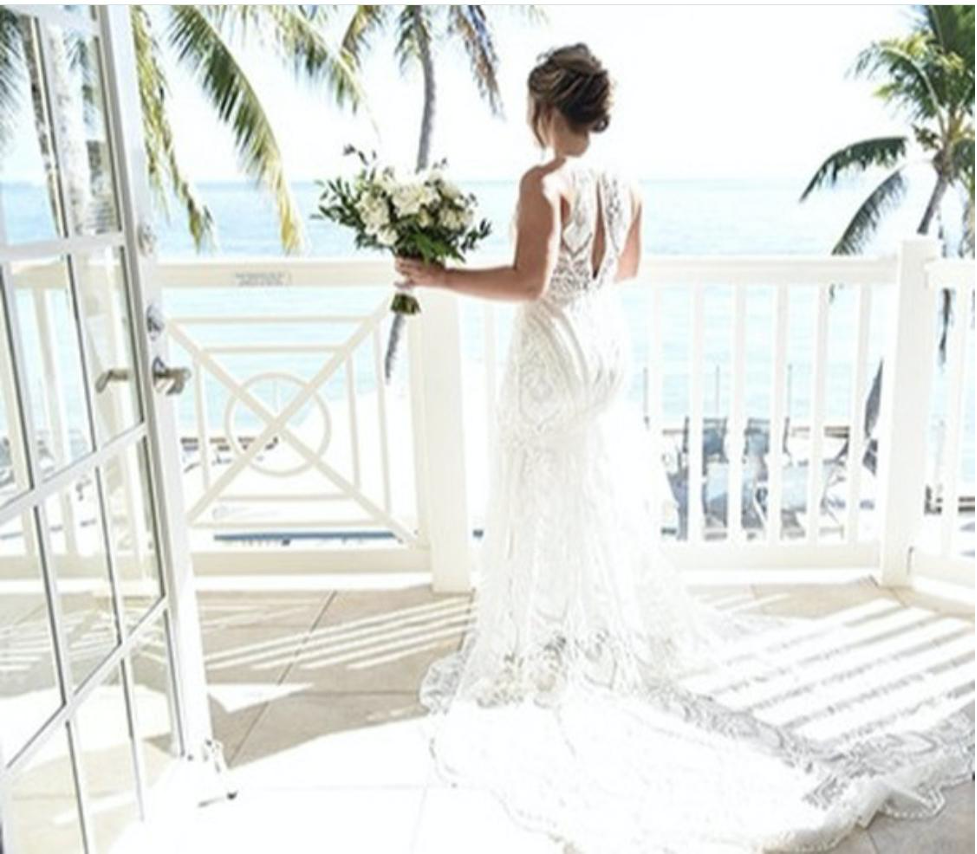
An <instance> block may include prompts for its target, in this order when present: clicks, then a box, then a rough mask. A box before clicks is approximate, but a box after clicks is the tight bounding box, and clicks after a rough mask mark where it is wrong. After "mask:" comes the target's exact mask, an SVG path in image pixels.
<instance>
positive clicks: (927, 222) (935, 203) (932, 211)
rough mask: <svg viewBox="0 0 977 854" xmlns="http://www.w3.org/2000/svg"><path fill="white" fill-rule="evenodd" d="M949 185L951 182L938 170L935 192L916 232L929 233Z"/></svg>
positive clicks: (931, 195) (931, 194)
mask: <svg viewBox="0 0 977 854" xmlns="http://www.w3.org/2000/svg"><path fill="white" fill-rule="evenodd" d="M948 186H949V182H948V181H947V179H946V177H945V176H944V175H943V173H942V172H938V173H937V175H936V186H934V187H933V192H932V193H930V199H929V202H928V203H927V205H926V210H925V211H924V212H923V218H922V219H921V220H920V221H919V228H917V229H916V234H928V233H929V230H930V226H931V225H932V224H933V217H935V216H936V212H937V211H938V210H939V209H940V202H942V201H943V196H944V194H945V193H946V189H947V187H948Z"/></svg>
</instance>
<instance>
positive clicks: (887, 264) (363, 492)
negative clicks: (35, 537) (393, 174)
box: [22, 239, 974, 589]
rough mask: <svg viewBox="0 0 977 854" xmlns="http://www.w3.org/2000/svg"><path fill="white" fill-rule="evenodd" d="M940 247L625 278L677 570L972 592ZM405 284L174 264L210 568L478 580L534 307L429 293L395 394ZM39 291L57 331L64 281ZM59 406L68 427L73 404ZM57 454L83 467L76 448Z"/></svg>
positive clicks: (197, 530) (968, 394)
mask: <svg viewBox="0 0 977 854" xmlns="http://www.w3.org/2000/svg"><path fill="white" fill-rule="evenodd" d="M935 254H936V244H935V242H933V241H930V240H927V239H911V240H908V241H906V242H905V243H904V244H903V245H902V247H901V249H900V252H899V253H898V255H893V256H890V257H874V258H869V257H866V258H863V257H856V258H839V257H803V256H788V257H761V258H748V257H674V256H665V257H655V256H650V257H647V258H646V259H645V260H644V263H643V265H642V272H641V275H640V277H639V278H638V279H636V280H635V281H633V282H629V283H625V284H622V285H620V287H622V288H624V289H625V290H624V291H623V292H622V295H623V298H624V299H625V302H626V305H627V306H628V312H627V315H628V317H629V319H630V321H631V323H632V324H633V325H632V344H633V349H634V354H635V363H636V365H637V367H638V368H639V370H638V371H636V374H635V377H634V382H633V384H632V387H631V389H630V394H631V397H632V400H633V401H634V402H635V404H636V409H635V411H636V417H643V418H644V422H645V424H646V425H647V427H648V441H649V442H650V443H652V445H653V446H654V447H655V448H656V452H657V453H659V454H661V456H662V459H663V462H664V466H663V474H664V478H663V482H662V484H661V487H662V488H661V495H662V499H663V500H662V503H661V506H660V507H656V508H655V511H656V514H657V518H656V519H654V520H653V521H652V524H653V526H654V528H655V530H656V531H658V532H659V534H660V537H661V546H662V549H663V551H664V552H665V553H666V554H667V555H668V556H669V557H671V558H672V559H673V560H675V561H676V562H677V563H678V564H679V565H687V566H697V567H707V566H708V567H716V566H722V565H726V566H783V567H790V566H819V567H823V566H832V565H833V566H849V567H850V566H859V567H866V566H869V567H879V568H880V569H881V570H882V572H883V576H884V578H885V579H886V580H888V581H892V582H902V581H904V580H905V579H906V577H907V574H908V573H910V572H914V573H926V574H929V575H936V576H939V577H941V578H945V579H950V580H954V581H965V582H967V583H970V584H972V583H973V565H972V559H973V548H974V545H973V542H974V541H973V494H974V472H973V469H974V426H973V411H974V406H973V394H974V392H973V388H974V378H973V368H974V364H973V359H972V358H967V354H968V353H970V354H972V353H973V346H974V344H973V294H974V262H973V261H970V260H946V259H938V258H936V257H935ZM391 274H392V270H391V266H390V265H389V263H387V262H385V261H381V262H372V261H360V260H332V259H321V260H320V259H284V258H263V259H246V258H228V259H220V260H202V259H192V260H186V261H166V262H162V263H160V264H159V266H158V275H159V276H160V277H161V278H162V284H163V286H164V292H165V295H166V296H165V301H166V306H165V308H166V315H167V325H166V333H167V335H168V337H169V341H170V345H171V354H170V361H171V362H172V363H185V364H187V365H188V366H189V367H190V368H191V370H192V379H191V382H190V384H189V385H188V388H187V390H186V392H185V393H184V394H183V395H182V396H181V397H180V398H174V400H175V401H176V404H175V405H176V406H177V407H178V422H179V424H180V433H181V448H180V452H181V455H182V460H183V467H184V471H185V492H186V496H185V503H186V506H187V508H188V519H187V522H188V526H189V528H190V532H191V543H192V547H193V551H194V554H195V563H196V566H197V567H198V570H199V571H204V572H210V571H216V572H232V573H240V572H248V571H259V572H297V571H319V570H328V569H331V568H335V569H343V570H351V569H357V568H363V569H385V570H386V569H421V570H431V571H432V572H433V573H434V579H435V582H436V584H437V585H438V586H439V587H441V588H444V589H449V588H463V587H465V586H467V584H468V583H469V571H470V568H471V567H472V565H473V563H475V562H476V559H477V544H478V541H479V535H480V533H481V528H482V523H483V505H484V499H485V494H486V492H485V491H486V487H487V475H486V472H487V467H486V459H487V449H488V448H489V447H490V443H491V436H492V431H493V429H494V427H495V418H496V413H495V408H494V403H495V394H496V391H497V388H498V382H499V379H500V376H501V372H500V367H501V364H502V362H503V359H504V356H505V353H506V347H507V340H508V330H509V320H510V318H511V314H512V312H513V311H514V310H515V306H514V305H512V304H503V303H496V302H489V301H479V300H474V299H468V298H464V297H461V298H459V297H456V296H453V295H451V294H447V293H445V292H442V291H434V290H427V291H425V292H424V293H423V295H422V296H423V311H422V313H421V314H420V315H419V316H417V317H416V318H413V319H412V320H411V321H410V322H409V323H408V324H407V332H408V334H407V336H406V337H407V340H406V341H405V342H404V343H405V344H406V346H405V347H404V353H403V356H402V357H401V360H400V363H399V365H398V367H397V370H396V373H395V376H394V379H393V381H392V382H391V383H390V384H389V385H387V384H385V383H384V382H383V381H382V350H383V347H384V346H385V344H386V339H387V332H388V329H389V313H388V310H387V309H388V304H389V301H390V297H391V289H390V285H389V282H390V277H391ZM28 279H30V282H32V283H33V284H32V288H33V289H36V290H37V294H35V296H34V299H33V300H25V306H27V305H31V306H33V308H34V310H35V311H36V312H37V318H36V320H37V328H39V329H44V328H47V327H48V326H50V323H51V322H52V318H50V317H47V316H46V312H47V311H48V309H47V307H46V306H47V301H46V300H45V299H44V298H43V296H41V294H42V293H43V291H44V289H45V287H46V285H45V282H47V281H48V280H49V277H48V276H46V275H45V274H44V270H43V269H41V268H38V269H37V270H36V271H33V272H32V274H31V275H30V276H24V277H22V281H23V282H25V283H26V282H27V280H28ZM944 292H945V293H946V294H948V295H949V298H950V305H951V319H950V323H949V326H948V338H947V342H946V347H945V354H946V358H945V360H944V361H942V362H941V361H940V360H939V359H938V358H937V350H938V348H937V336H938V334H939V332H940V328H941V327H940V324H939V321H938V318H939V309H940V306H941V305H942V302H943V295H944ZM52 358H53V359H54V360H55V361H56V360H57V355H56V354H55V355H53V356H52ZM109 361H110V360H109ZM880 364H883V365H884V370H883V372H882V380H883V381H882V382H881V388H878V387H875V383H874V382H873V381H874V380H875V379H876V373H877V371H878V368H879V365H880ZM59 388H60V386H57V385H55V386H51V387H49V388H43V387H39V388H38V389H34V390H32V394H37V395H39V396H40V397H44V396H45V395H47V396H49V397H53V398H58V397H59V395H60V392H59V391H58V389H59ZM873 396H875V397H877V399H878V403H879V406H878V409H879V416H878V419H877V420H876V421H875V423H874V424H872V425H871V429H870V430H868V431H866V411H867V409H869V408H871V407H869V405H868V404H869V399H870V398H871V397H873ZM45 405H46V408H47V411H48V412H49V413H53V414H60V415H59V418H53V416H52V419H51V420H52V423H54V422H55V421H57V422H59V423H61V422H63V423H64V424H70V408H71V405H72V404H71V402H70V401H65V400H60V399H52V400H49V401H46V404H45ZM870 420H871V419H870ZM42 432H43V431H42ZM50 441H51V444H52V453H68V451H67V450H66V449H70V445H71V437H70V430H69V431H68V432H67V434H66V432H65V431H64V430H60V431H59V432H58V435H56V436H55V435H52V437H51V438H50ZM62 446H64V447H63V448H62ZM79 512H81V511H80V510H79ZM82 515H83V514H82ZM64 518H65V519H66V524H70V525H79V526H80V525H82V524H83V522H84V520H83V519H81V518H80V517H79V515H78V513H71V514H65V516H64ZM69 539H70V537H69Z"/></svg>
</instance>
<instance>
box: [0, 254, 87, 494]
mask: <svg viewBox="0 0 977 854" xmlns="http://www.w3.org/2000/svg"><path fill="white" fill-rule="evenodd" d="M9 278H10V284H11V286H12V290H13V292H14V294H15V295H16V296H15V298H16V317H17V324H16V326H17V332H18V334H19V337H20V342H21V347H22V350H23V354H24V358H23V361H24V365H23V370H24V382H25V383H26V385H27V395H26V396H27V400H28V405H29V409H30V412H31V423H32V425H33V428H34V447H33V448H32V450H33V452H34V454H35V459H36V463H37V467H38V469H39V473H40V475H41V477H42V478H49V477H51V476H52V475H54V474H56V473H57V472H59V471H60V470H61V469H63V468H64V467H65V466H67V465H69V464H70V463H72V462H74V461H75V460H77V459H79V458H81V457H83V456H84V455H85V454H87V453H89V452H90V451H91V450H92V446H91V427H90V425H89V421H88V410H87V407H86V404H85V385H84V381H83V374H82V362H81V350H80V348H79V346H78V334H77V328H76V324H75V312H74V309H73V307H72V299H71V283H70V281H69V278H68V263H67V259H66V258H65V257H63V256H62V257H55V258H41V259H38V260H31V261H19V262H12V263H11V264H10V266H9Z"/></svg>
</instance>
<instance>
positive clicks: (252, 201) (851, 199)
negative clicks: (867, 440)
mask: <svg viewBox="0 0 977 854" xmlns="http://www.w3.org/2000/svg"><path fill="white" fill-rule="evenodd" d="M806 177H807V176H806V175H799V176H798V177H797V178H794V179H789V178H773V179H770V178H764V179H751V178H738V179H722V180H715V179H709V180H705V179H702V180H696V179H673V180H649V181H644V182H642V184H641V192H642V196H643V199H644V216H643V228H642V238H643V241H642V242H643V249H644V251H645V252H646V253H650V254H652V255H771V254H773V255H792V254H799V255H826V254H828V253H829V252H830V250H831V247H832V245H833V244H834V241H835V240H836V239H837V237H838V235H839V234H840V233H841V231H842V229H843V228H844V226H845V225H846V223H847V222H848V219H849V217H850V216H851V214H852V212H853V211H854V210H856V208H857V206H858V204H859V203H860V202H861V200H862V199H863V198H864V197H865V195H866V193H867V191H868V189H869V188H870V185H869V184H868V183H866V182H865V181H856V182H852V183H850V184H848V185H847V186H843V187H839V188H836V189H835V190H833V191H830V192H822V193H817V194H815V195H814V196H812V197H811V198H809V199H808V200H807V201H805V202H804V203H803V204H801V203H799V201H798V197H799V196H800V192H801V190H802V189H803V187H804V185H805V179H806ZM459 183H461V184H462V186H463V188H464V189H466V190H469V191H471V192H474V193H475V194H476V196H477V197H478V200H479V208H480V216H484V217H486V218H487V219H489V221H490V222H491V223H492V227H493V230H492V234H491V236H490V237H489V239H488V240H487V241H486V242H485V243H484V244H483V247H482V252H484V253H485V254H486V255H494V256H499V255H505V254H507V253H509V252H510V251H511V242H510V226H511V219H512V211H513V207H514V203H515V197H516V184H515V182H511V181H474V182H473V181H468V182H465V181H461V182H459ZM927 190H928V186H927V185H925V184H922V183H920V185H919V186H917V187H911V189H910V193H909V196H908V198H907V200H906V202H905V204H904V206H903V208H902V209H901V211H900V212H899V215H897V216H895V217H893V218H892V219H890V220H889V221H887V222H886V223H885V225H884V227H883V228H882V229H881V230H880V232H879V234H878V236H877V238H876V240H875V241H874V242H873V244H872V245H871V246H870V247H869V248H868V252H869V253H871V254H887V253H892V252H895V251H896V248H897V246H898V241H899V239H900V237H901V236H902V235H906V234H911V233H912V231H913V224H914V222H915V218H916V216H917V213H918V211H919V210H921V209H922V206H923V204H924V203H925V194H926V191H927ZM0 191H2V193H3V199H4V207H5V209H6V210H7V211H8V212H10V211H17V215H16V216H15V217H10V216H9V214H8V217H7V220H8V221H7V229H8V236H9V237H10V238H11V239H12V240H24V239H27V238H28V237H30V236H41V237H43V236H45V235H44V228H45V222H46V221H47V220H46V209H45V198H44V193H43V191H41V190H40V188H38V187H31V186H28V185H22V184H21V185H18V184H7V185H3V186H2V187H0ZM199 192H200V195H201V196H202V198H203V199H204V201H205V202H206V203H207V204H208V206H209V207H210V209H211V211H212V213H213V215H214V218H215V220H216V223H217V232H216V234H217V246H216V247H215V248H213V249H211V250H208V251H207V252H204V253H203V255H204V257H219V256H258V255H281V254H282V250H281V246H280V244H279V241H278V229H277V222H276V217H275V213H274V209H273V207H272V205H271V203H270V200H269V199H268V197H267V196H266V195H265V194H263V193H260V192H258V191H256V190H255V189H254V188H253V187H252V186H251V185H249V184H246V183H205V184H201V185H200V187H199ZM293 192H294V196H295V198H296V201H297V204H298V207H299V209H300V210H301V211H302V212H303V213H305V214H306V215H307V217H308V218H307V219H306V223H305V225H306V239H307V246H306V250H305V252H304V254H305V255H307V256H325V257H330V256H333V257H335V256H347V257H348V256H350V255H353V254H356V250H355V248H354V246H353V243H352V240H351V238H350V235H349V234H348V232H346V231H345V230H343V229H340V228H338V227H336V226H334V225H333V224H331V223H327V222H324V221H320V220H314V219H312V218H311V216H308V215H311V214H312V213H313V212H314V211H315V209H316V202H317V198H318V195H319V187H318V186H317V185H316V184H315V183H314V182H301V183H296V184H294V185H293ZM170 213H171V218H170V219H169V221H167V219H166V216H165V215H164V214H163V212H162V211H159V212H158V213H157V231H158V235H159V242H158V253H159V256H160V258H161V259H164V260H165V259H172V258H186V257H189V256H195V255H197V253H196V250H195V248H194V246H193V243H192V241H191V239H190V236H189V233H188V232H187V229H186V227H185V225H184V223H183V221H182V220H181V219H180V217H179V210H178V208H177V207H176V206H175V204H171V210H170ZM244 293H246V294H247V298H246V300H245V299H242V301H241V305H240V306H235V307H234V308H233V311H234V313H236V314H248V313H251V312H254V313H257V314H262V313H265V312H269V311H273V312H277V313H281V312H284V311H288V312H296V313H317V312H318V313H322V312H323V311H325V310H333V309H334V308H335V306H334V305H332V306H330V307H329V308H326V307H325V305H324V302H323V297H322V294H321V293H318V292H316V291H315V290H314V289H302V288H291V289H289V288H284V289H283V288H270V289H262V288H252V287H249V288H248V289H247V290H246V291H242V294H244ZM378 295H379V296H382V290H378V289H374V288H369V289H353V288H350V289H341V290H339V291H337V292H336V294H335V298H338V299H341V300H343V306H344V308H345V309H346V310H357V309H360V308H363V309H369V308H372V307H373V306H375V305H376V300H377V298H378ZM622 297H623V299H624V300H625V302H626V305H627V307H628V309H629V310H628V317H629V320H630V321H631V323H632V347H633V353H634V360H635V365H636V366H637V368H638V370H636V372H635V375H634V377H633V382H632V386H631V389H630V394H631V396H632V398H633V399H635V400H636V401H639V402H641V401H642V400H643V395H644V383H643V376H642V374H641V372H640V368H641V367H642V366H643V365H644V364H645V363H646V360H647V352H648V346H647V345H648V326H647V319H648V316H649V311H648V289H647V288H641V287H638V286H630V287H627V288H626V290H625V291H624V292H623V293H622ZM854 297H855V292H854V290H853V289H852V288H850V287H846V286H844V285H843V284H841V285H839V286H838V287H836V288H835V290H834V296H833V299H832V301H831V304H830V308H829V319H828V326H829V342H828V365H827V379H826V392H827V395H826V420H827V421H828V422H829V423H839V422H845V421H847V419H848V414H849V408H850V395H851V386H850V382H851V361H852V358H853V355H854V328H853V323H852V321H853V308H854ZM813 298H814V289H811V288H796V289H792V291H791V298H790V312H789V335H788V341H789V345H788V376H787V384H788V387H787V407H788V416H789V417H790V418H791V419H792V420H793V421H794V422H795V423H796V422H797V421H800V422H804V421H806V420H807V418H808V417H809V412H810V406H811V378H812V370H811V357H812V353H813V341H814V302H813ZM165 299H166V310H167V313H168V314H170V315H173V316H177V315H191V314H216V313H220V312H226V311H228V295H227V292H226V291H222V290H217V289H209V288H200V289H194V290H190V289H175V290H173V291H171V292H169V293H167V294H166V297H165ZM283 301H285V302H286V303H287V306H286V305H283ZM689 304H690V301H689V299H688V291H687V289H686V288H683V287H679V286H675V287H665V288H663V292H662V307H663V312H664V319H665V322H664V323H662V325H661V332H662V336H663V339H662V341H661V353H662V357H661V358H662V361H661V365H660V370H661V374H662V382H663V388H662V395H663V397H662V408H663V413H664V416H665V418H666V420H668V421H671V422H678V423H680V422H681V419H682V418H683V417H684V415H685V414H686V413H687V412H688V405H689V401H688V379H687V377H688V351H689V340H690V329H691V327H690V316H689V308H690V305H689ZM496 305H497V308H498V309H499V312H500V315H499V317H500V322H499V326H500V330H499V335H500V337H499V340H498V344H497V353H498V355H499V358H500V359H502V358H503V356H504V354H505V347H506V342H507V335H506V326H507V318H508V317H510V316H511V312H512V310H513V309H512V306H509V305H506V304H498V303H497V304H496ZM771 308H772V304H771V299H770V291H769V289H768V288H764V287H763V286H762V285H757V286H750V287H749V288H748V289H747V354H746V363H747V376H746V383H745V393H746V412H747V415H748V416H756V417H766V416H767V415H768V413H769V407H770V386H771V382H772V365H771V358H770V354H771V351H772V325H771ZM705 309H706V334H705V377H704V388H705V394H706V397H705V401H704V412H705V414H706V415H707V416H711V415H723V414H727V413H728V409H729V396H730V393H731V385H732V382H731V377H730V376H729V373H730V372H729V365H730V361H731V328H730V317H731V314H732V304H731V289H729V288H726V287H723V286H711V287H708V288H707V289H706V291H705ZM888 309H889V305H888V300H887V299H886V295H885V294H884V293H882V292H877V293H876V299H875V300H874V302H873V316H872V322H871V334H870V346H869V351H870V354H869V366H868V371H869V374H868V377H869V381H870V380H871V376H872V375H873V374H874V371H875V367H876V365H877V364H878V361H879V359H880V358H881V355H882V351H883V347H884V336H885V331H886V325H887V322H888V316H889V314H888ZM462 322H463V331H462V337H463V350H464V359H465V361H466V363H468V364H477V363H479V362H480V360H481V356H482V346H483V339H482V333H481V328H480V322H481V319H480V311H479V305H478V301H477V300H471V299H467V298H466V299H465V300H463V311H462ZM208 334H210V335H211V338H210V339H209V340H211V341H220V340H222V338H224V340H227V337H232V336H234V335H239V334H240V331H239V330H237V329H234V328H229V329H228V328H225V329H216V328H213V329H211V330H210V331H209V333H208ZM265 334H267V335H269V336H270V337H271V338H275V337H276V336H277V337H278V340H283V339H282V335H281V334H280V333H279V332H277V331H276V330H266V333H265ZM296 334H302V333H296V331H295V330H290V331H289V332H288V335H289V336H294V335H296ZM305 334H318V333H317V332H316V330H307V331H306V333H305ZM224 336H227V337H224ZM288 358H289V359H290V360H291V363H290V365H289V367H290V369H294V370H295V372H296V373H298V374H299V375H302V374H306V373H307V372H309V371H312V370H314V369H315V365H316V364H317V363H316V357H315V356H311V357H307V358H306V357H298V356H294V355H291V356H289V357H288ZM227 359H228V360H229V361H228V363H229V367H232V368H233V369H234V371H235V372H240V374H241V375H242V376H243V375H245V374H246V373H247V372H248V371H249V370H254V369H258V368H260V367H261V366H262V365H263V364H264V363H265V362H267V358H264V357H255V356H244V355H238V356H233V357H232V356H228V357H227ZM235 360H236V361H235ZM970 361H971V362H972V360H970ZM968 370H969V376H968V389H967V395H968V399H967V402H966V403H965V408H964V412H965V413H966V415H965V423H964V425H963V435H964V442H965V449H964V459H963V461H962V462H963V470H962V471H961V472H960V476H961V477H962V478H963V480H964V481H965V482H967V483H972V482H973V480H974V432H975V431H974V377H973V364H972V363H971V364H970V365H969V369H968ZM941 373H942V372H941ZM358 377H359V380H358V385H359V384H362V386H361V387H362V389H363V390H369V386H370V383H371V382H372V378H371V377H370V376H369V375H368V371H366V370H361V371H359V372H358ZM941 379H942V376H941V375H938V376H937V380H936V382H935V383H934V400H933V401H932V402H931V407H930V409H931V422H932V431H933V438H934V440H937V441H938V434H939V430H940V421H941V413H942V411H943V397H944V394H945V390H944V388H943V383H942V382H941ZM341 394H342V389H341V388H337V389H335V390H333V391H330V389H328V388H327V389H326V396H327V397H329V396H332V395H336V396H339V395H341ZM207 395H208V412H209V420H210V421H212V422H213V427H214V428H215V429H220V428H221V427H222V422H223V417H224V412H225V405H226V402H227V398H226V393H225V392H224V391H223V390H222V389H221V388H220V387H219V384H217V383H211V384H209V387H208V392H207ZM185 397H186V398H187V400H185V401H183V402H181V416H182V417H184V418H186V419H189V418H190V417H191V416H192V410H191V407H192V401H191V400H190V398H191V397H192V396H191V395H185ZM237 417H238V421H237V422H236V423H237V424H238V426H240V427H241V428H245V427H246V426H248V421H249V420H250V419H249V418H248V414H247V413H246V412H241V411H239V413H238V415H237ZM256 424H257V422H256V421H255V425H256ZM935 444H936V441H934V442H932V443H931V447H932V446H935Z"/></svg>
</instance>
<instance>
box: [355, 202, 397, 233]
mask: <svg viewBox="0 0 977 854" xmlns="http://www.w3.org/2000/svg"><path fill="white" fill-rule="evenodd" d="M356 209H357V210H358V211H359V213H360V217H361V218H362V219H363V225H364V226H366V230H367V232H368V233H369V234H376V232H377V231H379V230H380V229H381V228H383V227H384V226H385V225H387V223H389V222H390V212H389V211H388V210H387V203H386V202H385V201H384V200H383V199H382V198H379V197H378V196H375V195H373V194H372V193H366V194H364V196H363V197H362V198H361V199H360V200H359V202H358V203H357V205H356Z"/></svg>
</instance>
